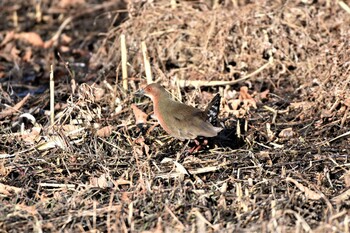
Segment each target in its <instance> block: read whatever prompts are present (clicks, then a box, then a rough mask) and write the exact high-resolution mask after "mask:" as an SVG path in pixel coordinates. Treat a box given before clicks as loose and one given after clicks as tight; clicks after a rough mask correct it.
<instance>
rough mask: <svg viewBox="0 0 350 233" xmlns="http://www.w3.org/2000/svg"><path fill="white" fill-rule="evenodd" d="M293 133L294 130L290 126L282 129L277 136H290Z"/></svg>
mask: <svg viewBox="0 0 350 233" xmlns="http://www.w3.org/2000/svg"><path fill="white" fill-rule="evenodd" d="M294 135H295V132H294V131H293V129H292V128H286V129H283V130H282V131H281V132H280V133H279V134H278V136H279V137H280V138H291V137H293V136H294Z"/></svg>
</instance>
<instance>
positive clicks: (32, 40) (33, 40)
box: [16, 32, 44, 47]
mask: <svg viewBox="0 0 350 233" xmlns="http://www.w3.org/2000/svg"><path fill="white" fill-rule="evenodd" d="M16 38H17V39H19V40H22V41H25V42H27V43H29V44H32V45H33V46H36V47H44V41H43V39H41V36H40V35H39V34H38V33H36V32H22V33H18V34H16Z"/></svg>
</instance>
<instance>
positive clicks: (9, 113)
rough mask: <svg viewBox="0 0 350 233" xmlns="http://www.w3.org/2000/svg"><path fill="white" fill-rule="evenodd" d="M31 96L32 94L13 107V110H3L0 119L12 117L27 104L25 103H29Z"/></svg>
mask: <svg viewBox="0 0 350 233" xmlns="http://www.w3.org/2000/svg"><path fill="white" fill-rule="evenodd" d="M29 96H30V94H29V93H28V94H27V95H26V96H25V97H24V98H23V99H22V100H21V101H20V102H18V103H17V104H16V105H15V106H13V107H12V108H7V109H5V110H3V111H2V112H0V119H3V118H5V117H7V116H10V115H12V114H14V113H15V112H17V111H18V110H19V109H20V108H21V107H22V106H23V105H24V104H25V102H27V100H28V98H29Z"/></svg>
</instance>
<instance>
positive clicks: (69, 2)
mask: <svg viewBox="0 0 350 233" xmlns="http://www.w3.org/2000/svg"><path fill="white" fill-rule="evenodd" d="M84 3H85V0H61V1H59V4H58V5H59V6H60V7H62V8H69V7H73V6H77V5H82V4H84Z"/></svg>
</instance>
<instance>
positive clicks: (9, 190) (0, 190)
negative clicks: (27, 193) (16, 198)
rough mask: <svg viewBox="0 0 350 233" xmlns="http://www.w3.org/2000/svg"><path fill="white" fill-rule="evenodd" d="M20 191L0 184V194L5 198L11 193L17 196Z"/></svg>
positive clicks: (20, 189)
mask: <svg viewBox="0 0 350 233" xmlns="http://www.w3.org/2000/svg"><path fill="white" fill-rule="evenodd" d="M21 191H22V188H17V187H14V186H10V185H6V184H2V183H0V193H1V194H3V195H5V196H12V195H13V193H15V194H17V193H19V192H21Z"/></svg>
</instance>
